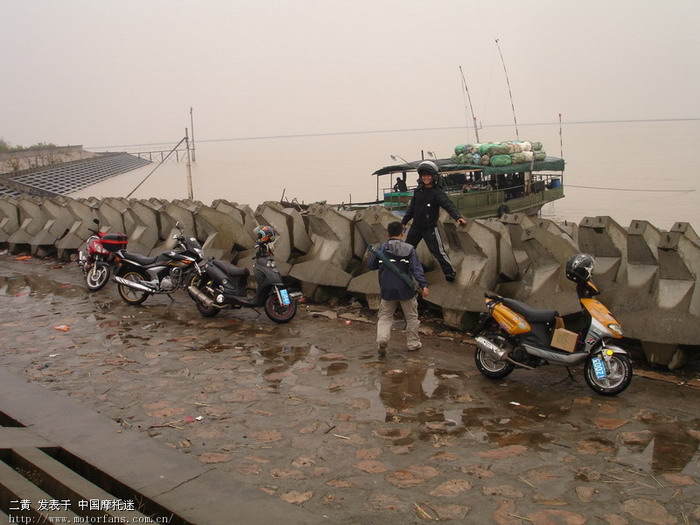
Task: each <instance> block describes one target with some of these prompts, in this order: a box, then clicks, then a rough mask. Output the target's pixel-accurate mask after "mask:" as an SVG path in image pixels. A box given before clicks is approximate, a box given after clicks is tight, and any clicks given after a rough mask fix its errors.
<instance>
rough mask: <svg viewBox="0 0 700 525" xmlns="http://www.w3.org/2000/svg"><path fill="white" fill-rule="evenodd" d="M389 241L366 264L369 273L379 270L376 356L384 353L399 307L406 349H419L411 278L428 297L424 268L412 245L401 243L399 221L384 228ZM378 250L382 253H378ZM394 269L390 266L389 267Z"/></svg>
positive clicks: (417, 321)
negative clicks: (401, 314) (403, 323)
mask: <svg viewBox="0 0 700 525" xmlns="http://www.w3.org/2000/svg"><path fill="white" fill-rule="evenodd" d="M387 232H388V234H389V240H388V241H387V242H385V243H384V244H382V246H381V247H380V248H379V250H376V251H373V252H372V253H371V255H370V257H369V261H368V262H367V268H369V269H370V270H377V269H378V270H379V289H380V291H381V297H382V300H381V303H380V306H379V314H378V315H379V321H378V322H377V350H378V351H379V355H380V356H383V355H384V354H385V353H386V348H387V346H389V339H390V338H391V327H392V325H393V324H394V312H395V311H396V308H397V306H399V305H401V310H402V311H403V315H404V318H405V319H406V346H407V348H408V350H409V351H413V350H418V349H419V348H420V347H421V342H420V337H419V335H418V327H419V326H420V321H419V320H418V301H417V300H416V293H415V289H414V286H413V281H412V280H411V276H413V277H414V278H415V279H416V281H418V285H419V286H420V288H421V294H422V295H423V297H428V281H426V280H425V275H423V267H422V266H421V264H420V261H418V255H416V250H415V248H414V247H413V246H411V245H410V244H408V243H405V242H403V240H402V238H403V225H402V224H401V223H400V222H399V221H394V222H392V223H389V226H388V227H387ZM378 251H381V252H382V253H381V254H378V253H377V252H378ZM390 265H391V266H393V268H392V267H390Z"/></svg>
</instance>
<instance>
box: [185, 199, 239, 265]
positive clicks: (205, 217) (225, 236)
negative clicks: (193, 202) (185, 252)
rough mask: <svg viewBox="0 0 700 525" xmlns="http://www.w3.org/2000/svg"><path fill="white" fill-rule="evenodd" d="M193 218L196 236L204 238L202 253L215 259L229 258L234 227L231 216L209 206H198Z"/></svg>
mask: <svg viewBox="0 0 700 525" xmlns="http://www.w3.org/2000/svg"><path fill="white" fill-rule="evenodd" d="M194 219H195V225H196V230H197V236H198V238H200V239H204V242H203V243H202V249H203V250H204V253H205V254H207V255H210V256H212V257H216V258H217V259H226V260H229V259H230V257H231V249H232V248H233V239H234V235H233V232H234V230H235V228H236V221H234V220H233V217H231V216H230V215H228V214H226V213H223V212H220V211H217V210H215V209H214V208H211V207H209V206H200V207H199V209H198V210H197V212H195V214H194Z"/></svg>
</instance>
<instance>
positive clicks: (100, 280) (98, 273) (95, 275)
mask: <svg viewBox="0 0 700 525" xmlns="http://www.w3.org/2000/svg"><path fill="white" fill-rule="evenodd" d="M111 274H112V267H111V266H110V265H109V264H106V263H103V262H98V263H95V264H93V265H92V268H90V270H88V272H87V273H86V274H85V284H87V289H88V290H90V291H91V292H96V291H97V290H99V289H100V288H103V287H104V285H105V284H107V281H109V277H110V275H111Z"/></svg>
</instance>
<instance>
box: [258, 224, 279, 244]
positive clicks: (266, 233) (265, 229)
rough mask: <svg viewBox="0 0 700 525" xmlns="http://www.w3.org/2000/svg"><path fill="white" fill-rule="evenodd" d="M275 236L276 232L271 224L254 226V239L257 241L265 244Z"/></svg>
mask: <svg viewBox="0 0 700 525" xmlns="http://www.w3.org/2000/svg"><path fill="white" fill-rule="evenodd" d="M276 238H277V232H276V231H275V229H274V228H273V227H272V226H258V227H257V228H255V239H256V241H257V242H259V243H263V244H267V243H270V242H273V241H274V240H275V239H276Z"/></svg>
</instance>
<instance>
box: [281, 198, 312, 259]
mask: <svg viewBox="0 0 700 525" xmlns="http://www.w3.org/2000/svg"><path fill="white" fill-rule="evenodd" d="M282 212H283V213H286V214H287V215H289V216H290V217H291V219H292V226H291V229H290V234H291V236H292V253H291V255H292V257H295V256H298V255H303V254H305V253H309V250H310V249H311V244H312V243H311V237H309V234H308V233H307V232H306V224H305V223H304V217H303V216H302V215H301V213H300V212H299V210H297V209H296V208H282Z"/></svg>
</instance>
